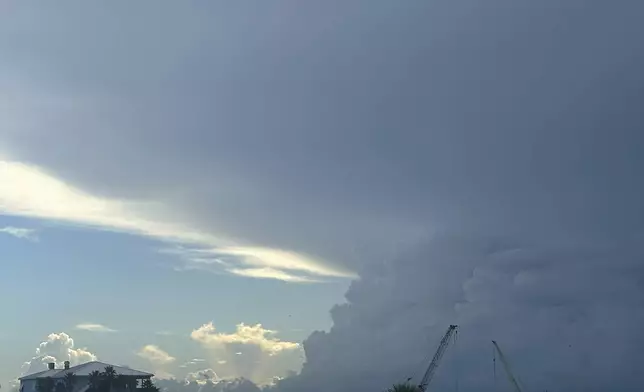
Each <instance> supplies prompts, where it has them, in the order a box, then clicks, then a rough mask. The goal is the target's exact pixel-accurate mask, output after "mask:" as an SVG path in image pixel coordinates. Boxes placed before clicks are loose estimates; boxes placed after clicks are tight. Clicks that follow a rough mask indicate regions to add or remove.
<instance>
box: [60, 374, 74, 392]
mask: <svg viewBox="0 0 644 392" xmlns="http://www.w3.org/2000/svg"><path fill="white" fill-rule="evenodd" d="M63 382H64V383H65V390H66V391H67V392H73V391H74V385H75V384H76V375H75V374H74V373H73V372H69V373H67V374H65V377H63Z"/></svg>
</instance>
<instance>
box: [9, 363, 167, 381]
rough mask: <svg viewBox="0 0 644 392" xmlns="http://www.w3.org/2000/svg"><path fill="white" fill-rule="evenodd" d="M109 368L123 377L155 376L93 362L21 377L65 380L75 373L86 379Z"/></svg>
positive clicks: (23, 378)
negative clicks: (67, 376)
mask: <svg viewBox="0 0 644 392" xmlns="http://www.w3.org/2000/svg"><path fill="white" fill-rule="evenodd" d="M107 366H111V367H113V368H114V371H115V372H116V373H117V374H119V375H122V376H129V377H141V378H147V377H153V376H154V374H152V373H147V372H142V371H139V370H134V369H130V368H127V367H123V366H116V365H110V364H109V363H103V362H98V361H93V362H87V363H83V364H80V365H76V366H72V367H70V368H69V369H54V370H45V371H43V372H38V373H34V374H30V375H27V376H24V377H20V380H21V381H22V380H34V379H38V378H45V377H51V378H63V377H65V375H66V374H67V373H74V375H76V376H79V377H84V376H89V374H90V373H91V372H94V371H99V372H102V371H104V370H105V368H106V367H107Z"/></svg>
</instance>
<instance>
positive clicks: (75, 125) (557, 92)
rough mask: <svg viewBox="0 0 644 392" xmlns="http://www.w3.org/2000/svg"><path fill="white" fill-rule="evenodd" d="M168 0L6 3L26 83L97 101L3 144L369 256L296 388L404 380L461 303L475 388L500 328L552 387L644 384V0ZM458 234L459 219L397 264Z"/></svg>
mask: <svg viewBox="0 0 644 392" xmlns="http://www.w3.org/2000/svg"><path fill="white" fill-rule="evenodd" d="M222 4H223V3H222ZM137 7H138V8H137ZM158 7H160V8H159V9H157V10H156V11H155V13H154V14H152V13H151V12H149V11H150V10H148V9H147V8H146V7H143V6H132V5H129V6H128V7H124V8H122V9H120V10H117V9H116V8H117V7H116V6H114V5H111V6H109V7H108V11H110V12H103V11H101V12H100V13H99V12H98V11H97V10H96V9H92V10H88V9H85V10H84V9H82V8H74V9H73V10H72V11H70V12H73V13H77V14H76V15H75V16H76V17H74V18H71V17H70V16H69V15H68V14H67V13H66V10H64V9H63V8H62V6H60V5H57V6H56V7H55V8H52V9H50V10H47V12H51V13H52V14H51V16H50V14H49V13H47V14H46V12H45V11H43V10H40V9H39V10H36V9H34V10H31V11H29V12H35V13H36V14H37V15H36V17H35V19H34V20H38V21H40V22H41V23H33V22H31V24H29V23H27V22H28V21H30V20H31V19H30V18H29V16H32V15H33V14H29V12H28V10H27V11H24V12H25V13H24V14H22V13H20V12H18V11H16V12H18V17H16V18H15V19H13V21H9V22H7V23H4V22H3V23H2V27H0V29H2V30H0V31H8V32H11V33H13V34H17V35H15V37H16V38H15V39H13V38H12V39H8V38H3V40H2V41H0V42H1V45H2V48H3V52H5V53H14V55H13V56H11V59H12V60H11V61H9V63H8V65H7V64H5V65H4V66H3V67H4V68H6V69H8V70H10V71H11V72H12V75H18V76H16V80H18V81H19V83H22V84H20V86H21V89H22V90H21V91H27V92H29V91H32V92H33V94H53V95H56V94H60V95H61V96H63V97H65V98H66V99H70V100H72V102H76V101H79V102H82V103H83V104H82V105H81V104H80V103H79V104H78V106H77V107H76V109H75V110H73V111H72V110H70V111H68V112H62V113H63V114H61V111H54V110H53V109H52V111H51V112H52V113H51V114H50V115H48V116H46V120H47V121H46V122H45V121H42V122H37V124H36V125H35V126H30V127H29V128H28V131H27V128H25V129H18V128H16V130H15V131H11V130H9V131H3V132H2V140H1V141H2V142H3V143H4V145H0V147H3V148H5V149H7V151H6V153H7V154H10V155H11V156H14V157H16V158H17V159H24V160H28V161H32V162H35V163H38V164H42V165H44V166H46V167H48V168H51V170H53V171H54V172H55V173H57V174H58V175H60V176H62V177H63V178H66V179H68V180H69V181H72V182H73V183H75V184H79V186H82V187H84V188H86V189H89V190H91V191H92V192H96V193H99V194H108V195H110V196H118V197H141V198H154V199H158V200H162V201H165V202H167V203H169V204H170V205H172V206H173V207H174V208H175V211H176V215H177V217H178V218H180V219H183V220H186V221H189V222H192V223H194V224H195V225H197V226H201V227H207V228H212V229H213V230H220V231H221V230H223V231H225V234H226V235H229V236H231V237H240V238H244V239H247V240H249V241H251V242H253V243H257V244H260V245H267V246H272V247H278V248H280V247H283V248H287V249H293V250H298V251H305V252H308V253H311V254H315V255H319V256H322V257H324V258H326V259H328V260H330V261H332V262H337V263H344V264H348V265H350V266H351V267H352V268H356V269H360V270H361V271H362V272H361V275H362V279H361V280H360V281H358V282H356V283H355V284H354V286H353V287H352V289H351V290H350V291H349V293H347V297H348V299H349V302H350V304H349V305H347V306H343V307H338V308H335V309H334V310H333V312H332V315H333V318H334V321H335V327H334V328H333V329H332V331H331V332H330V333H329V334H322V333H319V334H314V335H313V336H311V337H310V338H309V339H308V340H307V343H306V345H305V348H306V351H307V359H308V361H309V362H308V364H307V365H305V367H304V369H303V372H302V375H301V376H299V377H297V378H291V379H289V380H288V381H285V382H284V383H283V384H281V385H280V388H284V389H288V388H290V387H298V386H301V387H302V388H306V389H309V390H310V389H316V388H319V389H320V390H322V388H326V389H329V388H332V389H334V390H338V389H342V388H346V389H347V390H349V389H352V390H355V389H365V388H371V389H372V390H379V389H382V388H384V387H385V386H386V384H387V383H390V382H393V381H396V380H402V379H404V378H405V377H406V376H407V375H408V373H409V372H408V371H409V369H412V368H414V367H418V361H419V360H420V358H422V356H423V355H424V352H422V350H425V349H426V348H427V347H430V348H431V347H433V346H432V345H433V344H435V343H434V341H435V340H436V339H437V338H438V336H439V334H440V333H441V332H442V329H443V328H444V327H445V325H447V324H449V323H451V322H455V321H457V322H459V323H461V324H462V325H463V333H462V340H461V341H460V343H459V344H460V346H459V347H461V350H462V352H463V353H464V354H463V355H461V356H459V358H467V359H461V361H462V362H463V363H461V365H460V366H461V367H462V368H463V369H467V373H466V374H464V375H462V377H463V382H464V383H465V384H467V385H479V384H480V385H481V388H489V387H490V385H489V380H490V378H489V375H487V373H486V372H487V371H488V370H489V367H491V365H490V366H488V364H487V363H485V361H486V360H489V358H488V357H489V355H490V353H491V348H490V347H489V339H491V338H498V339H499V341H500V342H501V343H502V344H503V345H504V347H505V348H506V349H507V351H508V353H509V355H510V356H511V358H512V360H513V361H514V362H515V363H516V365H515V367H516V369H517V372H518V373H520V374H521V375H522V376H524V377H525V380H524V382H526V383H531V385H535V386H536V388H540V387H542V386H543V387H544V388H552V389H553V390H554V389H555V388H558V389H566V388H567V389H570V390H582V389H584V390H601V389H602V388H603V389H606V388H608V385H609V384H608V383H609V382H610V387H611V388H613V389H620V388H621V389H620V390H632V389H633V388H635V387H634V386H635V385H636V383H635V382H636V381H638V375H637V374H636V373H634V368H633V364H634V363H637V361H636V358H637V355H636V354H637V351H638V350H641V349H642V348H643V345H642V341H641V339H640V338H638V337H637V335H638V334H637V331H638V330H641V329H642V327H644V320H642V314H641V309H642V298H643V295H642V294H643V291H642V290H643V287H642V267H640V264H641V260H642V256H643V255H642V249H641V247H640V246H639V245H638V242H637V241H638V239H639V241H641V239H642V237H641V235H642V234H641V233H642V232H643V227H642V224H643V219H644V203H643V202H642V200H644V186H643V184H642V180H641V174H640V171H641V168H642V167H644V160H643V158H642V157H641V156H640V155H641V151H644V125H643V124H644V119H643V114H642V113H643V112H642V110H641V108H642V107H644V93H643V91H644V89H643V86H644V80H643V79H644V74H643V73H642V72H641V71H640V70H641V69H644V50H643V48H644V28H643V27H642V26H641V17H642V15H643V14H644V5H643V4H642V3H641V2H639V1H628V0H623V1H614V2H605V1H574V0H571V1H566V2H558V1H541V2H530V1H505V0H495V1H487V2H477V1H461V2H453V1H432V2H386V1H371V2H369V3H368V4H367V3H363V4H361V5H359V4H358V3H357V2H335V1H329V2H323V3H318V4H302V3H299V2H298V3H294V2H278V3H271V4H270V5H268V3H267V4H261V5H259V4H255V5H253V6H252V7H251V6H249V5H243V4H239V3H235V4H234V5H226V6H223V5H218V6H214V5H208V6H203V5H202V6H192V7H190V6H181V7H179V6H172V5H167V4H166V5H159V6H158ZM45 15H46V16H45ZM117 22H118V26H119V27H118V29H116V27H115V26H116V23H117ZM7 26H8V27H7ZM85 30H88V31H89V30H91V31H92V33H93V34H95V35H96V37H98V38H91V39H90V35H89V34H79V31H85ZM117 30H118V32H117ZM34 32H37V33H34ZM114 34H117V35H118V36H119V37H121V38H122V39H121V40H116V39H113V37H114ZM45 36H46V37H47V41H45V40H44V38H43V37H45ZM5 37H8V35H5ZM12 37H13V36H12ZM92 37H94V36H92ZM39 49H43V50H39ZM44 49H47V50H44ZM39 96H40V95H39ZM48 102H49V101H45V104H43V105H44V106H45V107H44V109H42V110H41V112H43V113H45V114H48V113H49V112H48V111H47V109H50V108H52V107H54V104H53V103H48ZM56 102H57V104H58V101H56ZM27 108H28V107H27ZM23 109H24V108H23ZM51 124H54V125H55V127H54V126H51ZM61 140H64V142H63V141H61ZM52 146H53V147H52ZM79 162H83V163H84V164H79ZM435 231H438V232H452V233H458V235H456V236H455V237H453V238H451V239H442V238H438V239H434V240H432V241H429V244H428V245H427V246H426V247H422V249H421V250H420V251H418V252H417V253H415V254H413V255H411V256H406V257H404V258H402V259H395V260H393V261H387V260H388V258H389V256H390V255H392V254H395V253H397V252H396V251H395V250H394V249H395V247H396V246H398V245H399V244H400V243H401V242H409V241H412V242H413V241H416V240H417V239H418V237H419V236H423V235H425V234H427V233H432V232H435ZM482 233H484V234H485V235H483V234H482ZM463 238H467V239H463ZM488 238H495V240H494V241H491V240H489V239H488ZM383 260H385V261H383ZM426 327H427V328H426ZM429 336H431V338H432V339H433V340H431V341H428V340H427V339H429ZM419 342H422V344H421V343H419ZM465 354H467V355H465ZM486 358H487V359H486ZM481 362H483V364H482V363H481ZM448 365H449V364H446V366H447V368H446V370H445V372H446V373H445V374H448V375H450V374H453V373H454V372H455V370H454V369H455V366H456V365H455V364H452V367H451V373H450V370H448V369H450V367H449V366H448ZM479 365H480V366H479ZM486 366H487V367H486ZM463 372H465V370H463ZM445 377H447V376H445ZM445 377H444V378H443V381H440V382H442V383H447V382H448V381H446V378H445ZM449 377H451V376H449ZM486 377H488V378H487V379H486ZM482 380H483V381H482ZM484 380H487V381H484ZM437 381H438V380H437ZM640 381H641V380H640ZM486 382H487V383H486ZM289 385H291V386H289ZM593 388H594V389H593Z"/></svg>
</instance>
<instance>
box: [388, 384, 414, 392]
mask: <svg viewBox="0 0 644 392" xmlns="http://www.w3.org/2000/svg"><path fill="white" fill-rule="evenodd" d="M387 392H422V390H421V389H420V388H419V387H418V386H417V385H413V384H410V383H402V384H394V385H393V386H392V387H391V388H389V389H388V390H387Z"/></svg>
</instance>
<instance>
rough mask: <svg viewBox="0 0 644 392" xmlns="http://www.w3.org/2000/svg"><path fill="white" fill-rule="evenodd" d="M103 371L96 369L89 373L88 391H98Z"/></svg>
mask: <svg viewBox="0 0 644 392" xmlns="http://www.w3.org/2000/svg"><path fill="white" fill-rule="evenodd" d="M101 378H102V377H101V372H99V371H98V370H94V371H93V372H91V373H90V374H89V390H88V392H98V391H99V388H100V386H101ZM38 392H40V391H38Z"/></svg>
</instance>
